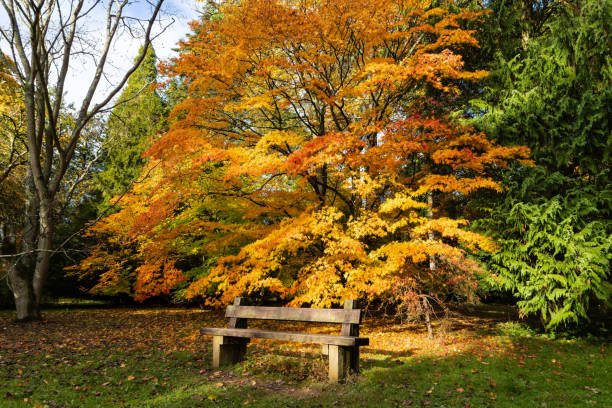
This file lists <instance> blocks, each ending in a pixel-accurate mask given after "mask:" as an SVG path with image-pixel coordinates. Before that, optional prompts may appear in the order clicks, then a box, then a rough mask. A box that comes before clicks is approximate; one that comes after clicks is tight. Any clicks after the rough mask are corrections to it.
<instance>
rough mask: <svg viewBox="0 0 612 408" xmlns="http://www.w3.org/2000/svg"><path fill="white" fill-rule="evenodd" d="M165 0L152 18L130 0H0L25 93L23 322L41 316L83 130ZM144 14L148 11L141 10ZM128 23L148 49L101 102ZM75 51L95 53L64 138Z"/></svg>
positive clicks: (19, 283) (18, 298)
mask: <svg viewBox="0 0 612 408" xmlns="http://www.w3.org/2000/svg"><path fill="white" fill-rule="evenodd" d="M162 3H163V0H159V1H157V2H155V3H154V4H152V5H151V9H150V10H149V11H148V12H149V14H148V17H147V18H145V19H142V18H141V17H139V16H138V15H133V16H132V15H130V11H129V9H130V7H129V4H130V2H129V1H128V0H124V1H120V2H108V3H106V4H103V3H101V2H95V3H94V4H93V5H89V4H86V2H85V1H83V0H73V1H69V2H55V1H46V0H39V1H34V2H25V1H20V0H0V5H1V6H2V10H3V12H4V13H5V14H6V16H7V19H6V20H7V22H6V25H3V26H1V27H0V35H2V37H3V40H4V41H5V44H6V46H7V50H6V51H5V54H8V55H10V56H11V57H12V59H13V62H14V63H13V64H11V65H9V64H7V58H6V57H5V54H2V53H0V59H1V60H2V62H3V63H4V65H7V66H10V69H11V73H12V75H13V77H14V78H15V79H16V81H17V83H18V85H19V88H20V90H21V92H22V94H23V98H24V105H25V123H26V126H25V140H26V143H27V147H28V164H27V166H26V176H25V204H26V205H25V216H24V226H23V234H22V239H21V253H20V254H19V256H18V257H17V258H16V259H17V261H16V263H15V265H14V267H11V268H9V277H10V280H11V287H12V291H13V295H14V298H15V304H16V309H17V319H18V320H29V319H38V318H40V308H39V305H40V301H41V298H42V294H43V288H44V285H45V282H46V281H47V278H48V275H49V266H50V261H51V256H52V254H53V252H54V249H53V248H52V242H53V236H54V225H55V220H54V214H55V211H56V209H57V201H56V198H57V195H58V193H59V192H60V190H62V188H63V186H64V184H63V181H64V177H65V175H66V172H67V170H68V168H69V167H70V163H71V162H72V160H73V159H74V155H75V151H76V147H77V145H78V142H79V140H80V139H81V137H82V132H83V129H84V128H85V127H86V125H87V124H88V123H89V122H90V121H91V120H92V118H94V117H95V116H96V115H97V114H99V113H101V112H102V111H103V110H104V109H107V108H109V106H110V104H111V101H112V100H113V98H114V97H115V96H116V95H117V94H118V92H119V91H120V90H121V88H122V87H123V86H124V85H125V83H126V82H127V80H128V78H129V77H130V75H131V74H132V73H133V72H134V71H135V70H136V68H138V66H139V65H140V63H141V62H142V61H143V59H144V57H145V53H146V51H147V49H148V47H149V45H150V42H151V38H152V37H153V35H152V31H153V27H154V24H155V23H156V22H157V21H158V15H159V10H160V8H161V5H162ZM98 10H99V11H101V14H100V15H102V16H103V17H102V19H103V21H104V28H103V29H102V35H101V36H102V41H95V42H94V41H88V40H87V38H85V31H84V24H85V23H86V21H87V20H88V18H90V17H91V16H92V14H93V13H94V12H97V11H98ZM138 14H139V15H142V10H139V12H138ZM126 24H127V25H126ZM124 29H125V30H126V31H127V32H130V33H133V34H138V33H139V35H140V36H141V38H142V40H143V42H144V47H143V51H142V53H141V54H140V56H139V58H137V59H136V63H135V64H134V65H133V66H132V67H131V68H129V69H128V70H127V72H125V74H124V75H123V77H122V78H120V79H119V80H118V82H117V83H116V84H115V86H113V87H111V88H110V89H109V90H108V91H106V92H104V94H103V95H101V96H100V98H99V99H97V102H96V101H94V95H95V94H96V91H98V90H99V88H101V86H100V83H101V80H102V78H103V76H104V75H105V74H107V73H108V69H107V61H108V58H109V53H110V51H111V48H112V46H113V44H114V43H115V42H116V40H117V37H118V35H119V33H120V32H122V31H123V30H124ZM98 43H99V45H100V46H99V47H97V44H98ZM75 55H89V56H91V57H93V60H94V69H93V76H92V78H91V81H90V82H89V84H88V85H87V90H86V93H85V96H84V98H83V100H82V101H81V103H80V106H79V107H78V108H77V112H76V115H75V116H74V123H73V125H72V126H71V128H70V132H69V133H68V134H66V135H64V136H62V137H60V135H61V126H60V114H61V112H62V109H63V107H64V106H65V104H64V92H65V90H66V87H67V86H69V84H68V83H67V78H68V72H69V70H70V67H71V64H73V63H74V58H75ZM100 91H102V90H101V89H100Z"/></svg>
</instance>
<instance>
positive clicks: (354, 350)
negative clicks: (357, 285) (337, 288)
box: [341, 300, 359, 373]
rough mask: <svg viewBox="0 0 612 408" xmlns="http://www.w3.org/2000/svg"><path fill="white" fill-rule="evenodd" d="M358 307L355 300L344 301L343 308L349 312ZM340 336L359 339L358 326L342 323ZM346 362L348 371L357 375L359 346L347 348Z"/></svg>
mask: <svg viewBox="0 0 612 408" xmlns="http://www.w3.org/2000/svg"><path fill="white" fill-rule="evenodd" d="M358 307H359V305H358V303H357V301H356V300H345V301H344V308H345V309H348V310H351V309H357V308H358ZM341 334H342V335H343V336H354V337H359V325H358V324H351V323H342V331H341ZM348 360H349V367H350V369H351V370H352V371H353V372H355V373H358V372H359V346H354V347H351V348H349V351H348Z"/></svg>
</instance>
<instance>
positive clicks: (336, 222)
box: [79, 0, 528, 307]
mask: <svg viewBox="0 0 612 408" xmlns="http://www.w3.org/2000/svg"><path fill="white" fill-rule="evenodd" d="M480 15H481V14H479V13H476V12H472V11H468V10H461V9H456V8H453V9H451V8H450V7H446V6H445V5H442V6H440V7H434V6H433V5H432V3H431V2H426V1H397V0H396V1H390V0H385V1H373V0H360V1H348V0H339V1H322V2H321V1H309V0H303V1H284V2H268V1H257V0H247V1H241V2H227V3H223V4H222V5H220V6H219V9H218V10H217V13H216V14H212V15H211V16H209V18H205V19H203V20H202V21H201V22H199V23H194V25H193V27H192V28H193V31H194V33H195V34H194V35H193V36H192V37H190V38H189V39H188V40H187V41H186V42H185V43H183V44H182V47H183V53H182V54H181V55H180V56H179V57H177V58H176V59H175V60H173V61H171V62H169V63H167V64H165V65H164V66H163V67H162V68H163V69H164V71H165V72H166V73H168V74H170V75H172V76H175V77H179V78H183V79H184V81H185V82H186V84H187V85H188V92H187V97H186V98H185V99H184V100H183V101H182V102H181V103H179V104H178V105H177V106H176V107H175V109H174V111H173V113H172V120H173V123H172V125H171V127H170V131H169V132H168V133H167V134H165V135H164V136H163V137H162V138H161V139H160V140H159V141H157V142H156V143H155V144H154V145H153V146H152V147H151V148H150V149H149V150H148V152H147V153H146V154H147V155H148V156H150V157H151V158H152V160H153V161H155V162H156V163H159V168H157V169H156V170H155V171H156V173H157V174H158V176H157V177H156V180H152V179H149V181H148V182H147V183H146V184H147V187H146V188H148V189H150V190H149V191H147V192H146V193H145V192H144V191H140V192H135V193H134V196H133V201H132V202H129V203H128V202H126V203H123V206H122V209H121V211H120V212H119V213H117V214H115V215H113V216H112V217H109V218H108V219H106V220H105V222H104V224H103V226H101V227H99V228H100V229H104V228H108V229H107V230H106V232H107V234H108V235H109V236H111V235H114V236H116V237H125V238H127V237H129V238H130V239H131V242H133V243H134V244H135V245H136V246H138V248H137V249H136V253H138V254H139V255H138V256H140V261H141V262H142V264H141V266H139V267H138V269H139V272H138V274H137V277H136V280H135V281H134V293H137V295H136V296H137V298H140V299H142V298H144V297H146V296H150V295H156V294H159V293H160V292H161V293H168V292H169V291H170V290H172V288H173V287H175V289H176V288H179V289H180V291H181V294H182V296H185V297H187V298H196V297H202V298H203V299H204V300H205V301H206V302H207V303H208V304H212V305H221V304H227V303H229V300H230V299H232V298H233V297H234V296H237V295H241V294H245V293H246V294H251V295H253V296H274V297H281V298H282V299H285V301H288V302H290V303H291V304H293V305H300V304H311V305H316V306H323V307H324V306H330V305H332V304H335V303H338V301H340V300H341V299H343V298H364V299H369V300H373V299H388V300H389V299H390V300H392V301H394V302H395V301H397V300H401V301H403V302H405V303H407V304H419V302H420V300H421V298H422V296H424V295H426V296H435V297H440V298H444V297H446V296H448V295H455V296H469V294H470V293H471V292H473V291H474V289H475V288H476V285H477V281H476V277H475V274H476V273H477V272H478V270H479V267H478V265H477V263H476V262H474V261H472V260H470V258H469V257H468V253H469V252H470V251H478V250H483V251H492V250H494V249H495V244H494V243H493V242H492V241H491V240H489V239H488V238H486V237H485V236H482V235H479V234H476V233H473V232H470V231H468V230H467V229H466V228H465V227H466V226H467V225H468V223H469V221H468V220H466V219H460V218H456V217H454V214H453V210H452V208H453V207H455V206H456V203H457V202H458V201H461V199H462V197H465V196H466V195H468V194H470V193H472V192H474V191H476V190H478V189H483V188H485V189H495V190H501V188H502V187H501V186H500V184H499V183H498V182H497V181H495V179H494V178H493V176H492V173H493V172H494V171H495V170H498V169H500V168H504V167H505V166H507V164H508V162H509V161H511V160H515V159H516V160H521V161H525V160H526V157H527V156H528V149H527V148H525V147H520V146H516V147H501V146H497V145H495V144H494V143H493V142H492V141H490V140H488V139H487V137H486V135H485V134H483V133H478V132H475V131H474V130H473V129H471V128H469V127H462V126H459V125H456V124H454V123H453V122H452V121H451V120H450V118H449V112H448V111H449V106H451V104H452V100H453V98H455V97H456V96H457V95H458V93H459V88H460V84H461V83H464V82H465V81H472V80H477V79H479V78H482V77H483V76H484V75H486V73H485V72H482V71H478V72H469V71H467V70H465V69H464V68H463V61H462V58H461V56H460V54H459V53H458V52H459V51H461V50H462V49H465V48H466V47H475V46H477V45H478V44H477V41H476V40H475V38H474V32H473V31H472V30H468V29H465V28H462V27H464V23H465V22H468V21H473V20H477V19H478V18H479V17H480ZM150 194H153V195H152V199H149V200H143V198H145V197H147V195H150ZM145 202H146V204H145ZM117 239H119V238H117ZM97 250H98V251H99V252H98V253H97V254H94V255H92V257H90V258H88V259H86V260H85V261H83V262H82V263H81V264H80V265H79V268H80V270H82V271H86V270H88V269H91V268H92V267H95V265H106V266H103V267H104V268H106V270H107V273H108V275H107V278H105V279H107V281H106V285H107V287H113V285H115V287H116V285H118V284H119V282H120V281H121V279H120V274H121V270H122V269H121V267H120V266H110V265H109V264H108V262H109V259H110V258H108V257H107V256H108V250H109V248H102V247H98V248H97ZM187 252H188V253H187ZM151 257H154V258H155V259H151ZM190 257H191V259H190ZM145 258H147V259H145ZM115 259H116V260H118V258H115ZM110 262H112V261H110ZM185 264H189V265H188V267H185ZM117 265H119V264H117ZM186 271H187V272H186ZM184 272H186V273H184ZM111 281H112V282H115V283H114V284H108V282H111ZM152 282H155V283H156V284H155V285H152ZM102 283H103V282H100V284H102ZM159 285H161V287H160V286H159ZM176 285H178V286H176ZM143 288H144V289H146V288H148V289H146V290H143Z"/></svg>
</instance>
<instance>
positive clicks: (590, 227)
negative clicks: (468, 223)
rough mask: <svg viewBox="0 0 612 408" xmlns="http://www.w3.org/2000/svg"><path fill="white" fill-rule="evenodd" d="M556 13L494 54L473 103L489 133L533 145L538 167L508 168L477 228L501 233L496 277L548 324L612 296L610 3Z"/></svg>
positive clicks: (575, 316) (577, 319) (576, 317)
mask: <svg viewBox="0 0 612 408" xmlns="http://www.w3.org/2000/svg"><path fill="white" fill-rule="evenodd" d="M572 7H573V6H572ZM557 12H558V14H557V15H556V16H555V17H554V18H553V19H552V20H551V21H550V23H549V24H548V25H547V26H546V30H544V32H545V34H543V35H542V36H540V37H538V38H530V39H529V42H528V47H527V48H526V50H524V51H521V52H522V54H518V53H517V56H516V57H514V58H512V59H510V60H505V59H504V58H503V57H502V56H501V55H500V54H498V57H499V66H498V69H497V71H496V76H497V79H498V80H499V85H498V86H497V87H496V88H490V89H489V90H488V95H487V99H488V100H487V102H484V103H483V102H482V101H480V102H477V103H476V104H475V105H476V106H477V107H479V108H480V109H482V111H483V112H484V113H485V114H484V115H483V116H481V117H479V118H477V119H476V124H477V126H478V127H480V128H481V129H483V130H485V131H486V132H487V134H488V135H489V136H490V137H491V138H492V139H496V140H497V141H498V142H501V143H502V144H507V145H514V144H524V145H527V146H529V147H530V148H531V149H532V154H533V159H534V161H535V164H536V166H535V167H532V168H525V167H517V168H515V169H513V170H512V171H511V172H510V173H509V174H506V179H507V184H508V186H509V191H508V193H507V194H505V196H504V197H503V199H502V200H501V201H500V202H498V203H497V206H496V207H495V210H494V211H493V212H492V215H491V217H490V218H488V219H486V220H484V221H482V222H480V223H479V224H478V225H479V227H481V228H484V229H486V230H488V231H489V232H490V233H491V234H493V235H495V236H497V237H500V238H502V249H501V251H500V252H498V253H497V254H495V255H494V256H493V257H492V258H491V259H490V260H489V264H490V267H491V269H492V270H493V272H495V273H496V274H497V279H496V280H494V282H496V283H497V285H498V287H501V288H505V289H509V290H511V291H513V293H514V294H515V295H516V296H517V297H518V298H519V299H520V301H519V303H518V305H519V307H520V309H521V312H522V313H523V314H525V315H529V314H539V316H540V318H541V319H542V322H543V323H544V325H545V326H546V328H547V329H549V330H555V329H561V328H562V327H566V326H568V325H575V324H577V323H581V322H583V321H585V320H588V319H589V317H590V316H591V315H592V313H594V311H595V309H596V308H597V307H600V306H602V305H606V304H609V303H610V300H611V297H612V286H611V285H610V259H611V252H610V247H611V245H612V237H611V232H612V222H611V218H612V217H611V216H612V182H611V179H610V170H611V165H610V153H611V151H612V138H611V135H612V128H611V127H610V114H611V112H610V111H611V107H612V81H611V80H612V66H611V63H612V58H611V57H610V49H612V41H611V37H610V35H609V33H610V31H611V28H612V27H611V24H612V2H609V1H604V2H600V1H593V0H591V1H585V2H583V3H582V4H581V7H580V8H578V7H576V8H570V7H569V6H568V7H565V8H563V9H557ZM517 51H519V50H517Z"/></svg>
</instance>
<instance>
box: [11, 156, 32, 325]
mask: <svg viewBox="0 0 612 408" xmlns="http://www.w3.org/2000/svg"><path fill="white" fill-rule="evenodd" d="M25 194H26V201H25V220H24V228H23V236H22V240H21V252H23V253H24V254H23V255H21V256H20V257H19V258H18V259H17V262H15V264H14V265H12V266H11V267H10V268H9V271H8V272H9V274H8V276H9V282H10V284H11V290H12V292H13V297H14V299H15V308H16V311H17V321H30V320H39V319H40V307H39V305H38V303H37V302H36V299H35V296H34V288H33V286H32V275H33V270H34V266H35V263H36V261H35V259H36V256H35V249H36V238H37V236H38V207H39V200H38V195H37V194H36V189H35V187H34V181H33V180H32V173H31V172H30V171H29V168H28V170H27V175H26V185H25Z"/></svg>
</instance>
